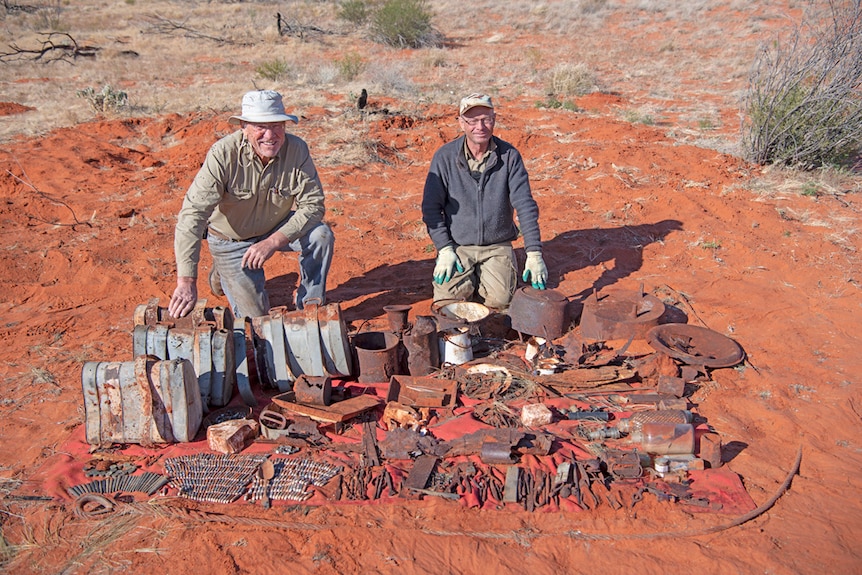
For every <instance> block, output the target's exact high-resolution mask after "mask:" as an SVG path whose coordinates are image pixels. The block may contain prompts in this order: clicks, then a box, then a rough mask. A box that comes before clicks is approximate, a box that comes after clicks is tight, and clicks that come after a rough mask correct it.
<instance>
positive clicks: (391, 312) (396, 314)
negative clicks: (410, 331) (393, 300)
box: [383, 305, 413, 337]
mask: <svg viewBox="0 0 862 575" xmlns="http://www.w3.org/2000/svg"><path fill="white" fill-rule="evenodd" d="M411 309H413V306H409V305H385V306H383V311H385V312H386V318H387V319H388V320H389V329H390V330H392V332H393V333H395V334H396V335H398V337H401V334H402V333H404V330H406V329H407V325H408V324H407V314H408V313H409V312H410V310H411Z"/></svg>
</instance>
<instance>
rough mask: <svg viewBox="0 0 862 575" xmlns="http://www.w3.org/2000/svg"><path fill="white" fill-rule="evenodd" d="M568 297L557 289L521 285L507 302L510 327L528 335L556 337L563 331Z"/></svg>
mask: <svg viewBox="0 0 862 575" xmlns="http://www.w3.org/2000/svg"><path fill="white" fill-rule="evenodd" d="M568 303H569V300H568V298H566V296H564V295H563V294H561V293H560V292H558V291H555V290H552V289H547V290H539V289H535V288H532V287H529V286H527V287H522V288H520V289H518V290H516V291H515V295H514V296H513V297H512V303H511V304H509V317H510V318H511V319H512V329H514V330H515V331H519V332H521V333H525V334H528V335H535V336H539V337H544V338H546V339H557V338H558V337H560V336H562V335H563V333H565V327H566V305H567V304H568Z"/></svg>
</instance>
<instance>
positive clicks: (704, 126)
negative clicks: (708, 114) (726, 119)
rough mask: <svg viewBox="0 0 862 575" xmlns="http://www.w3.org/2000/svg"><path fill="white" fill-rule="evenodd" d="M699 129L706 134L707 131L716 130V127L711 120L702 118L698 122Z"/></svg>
mask: <svg viewBox="0 0 862 575" xmlns="http://www.w3.org/2000/svg"><path fill="white" fill-rule="evenodd" d="M697 127H698V128H700V129H701V130H703V131H704V132H705V131H707V130H713V129H715V126H714V125H713V123H712V120H710V119H709V118H701V119H700V120H698V121H697Z"/></svg>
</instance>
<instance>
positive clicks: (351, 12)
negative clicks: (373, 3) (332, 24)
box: [338, 0, 371, 26]
mask: <svg viewBox="0 0 862 575" xmlns="http://www.w3.org/2000/svg"><path fill="white" fill-rule="evenodd" d="M370 13H371V10H370V9H369V7H368V3H367V2H366V1H365V0H346V1H345V2H342V3H341V5H340V7H339V10H338V17H339V18H341V19H342V20H347V21H348V22H350V23H351V24H355V25H356V26H362V25H364V24H365V23H366V22H367V21H368V17H369V15H370Z"/></svg>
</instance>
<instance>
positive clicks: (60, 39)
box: [0, 32, 101, 64]
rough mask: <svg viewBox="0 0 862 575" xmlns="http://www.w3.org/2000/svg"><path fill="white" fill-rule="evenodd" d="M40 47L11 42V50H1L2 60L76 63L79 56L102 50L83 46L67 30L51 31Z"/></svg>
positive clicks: (89, 55) (45, 36) (88, 56)
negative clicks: (22, 46)
mask: <svg viewBox="0 0 862 575" xmlns="http://www.w3.org/2000/svg"><path fill="white" fill-rule="evenodd" d="M43 36H44V39H43V40H42V41H41V45H40V46H39V47H38V48H21V47H20V46H18V45H17V44H10V45H9V49H10V50H11V52H0V62H15V61H19V60H33V61H40V60H41V61H43V62H45V63H51V62H66V63H68V64H72V63H74V62H73V61H74V60H77V59H78V58H95V57H96V52H98V51H99V50H101V48H98V47H96V46H86V45H85V46H82V45H79V44H78V41H77V40H75V39H74V38H73V37H72V36H71V35H70V34H67V33H66V32H51V33H50V34H47V35H44V34H43Z"/></svg>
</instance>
